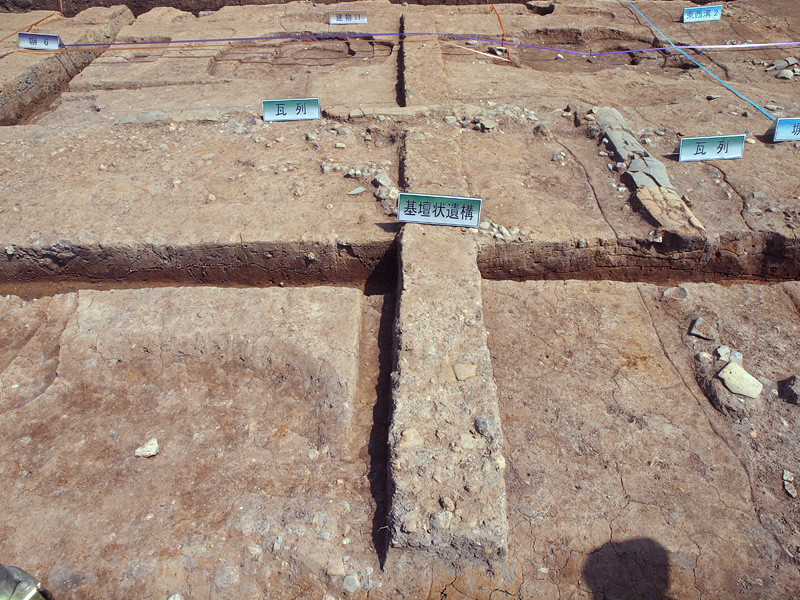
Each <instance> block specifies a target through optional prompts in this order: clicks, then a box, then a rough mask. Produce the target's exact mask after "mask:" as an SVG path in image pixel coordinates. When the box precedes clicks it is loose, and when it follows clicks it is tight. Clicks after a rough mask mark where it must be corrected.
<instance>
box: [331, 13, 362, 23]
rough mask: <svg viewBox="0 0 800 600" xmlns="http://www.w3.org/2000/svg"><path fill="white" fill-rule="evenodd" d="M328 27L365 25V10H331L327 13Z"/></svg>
mask: <svg viewBox="0 0 800 600" xmlns="http://www.w3.org/2000/svg"><path fill="white" fill-rule="evenodd" d="M328 24H329V25H366V24H367V11H365V10H332V11H330V12H328Z"/></svg>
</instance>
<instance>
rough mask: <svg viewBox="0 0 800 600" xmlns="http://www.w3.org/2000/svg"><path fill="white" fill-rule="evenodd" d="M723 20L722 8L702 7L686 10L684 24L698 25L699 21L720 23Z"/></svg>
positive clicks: (684, 10) (684, 11)
mask: <svg viewBox="0 0 800 600" xmlns="http://www.w3.org/2000/svg"><path fill="white" fill-rule="evenodd" d="M721 18H722V6H701V7H699V8H684V9H683V22H684V23H697V22H699V21H719V20H720V19H721Z"/></svg>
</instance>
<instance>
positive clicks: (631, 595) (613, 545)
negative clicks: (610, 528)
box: [583, 538, 669, 600]
mask: <svg viewBox="0 0 800 600" xmlns="http://www.w3.org/2000/svg"><path fill="white" fill-rule="evenodd" d="M583 578H584V580H585V581H586V585H588V586H589V589H591V591H592V600H669V596H667V590H668V589H669V553H668V552H667V549H666V548H664V546H662V545H661V544H659V543H658V542H656V541H655V540H652V539H650V538H635V539H632V540H627V541H624V542H608V543H606V544H603V545H602V546H600V547H599V548H596V549H595V550H594V551H593V552H592V553H591V554H590V555H589V556H588V558H587V559H586V563H585V564H584V567H583Z"/></svg>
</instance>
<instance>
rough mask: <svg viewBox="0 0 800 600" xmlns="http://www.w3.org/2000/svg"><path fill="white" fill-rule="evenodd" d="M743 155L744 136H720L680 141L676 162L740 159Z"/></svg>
mask: <svg viewBox="0 0 800 600" xmlns="http://www.w3.org/2000/svg"><path fill="white" fill-rule="evenodd" d="M743 154H744V134H740V135H721V136H715V137H697V138H683V139H681V146H680V152H679V155H678V160H679V161H680V162H686V161H690V160H721V159H723V158H742V155H743Z"/></svg>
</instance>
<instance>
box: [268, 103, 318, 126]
mask: <svg viewBox="0 0 800 600" xmlns="http://www.w3.org/2000/svg"><path fill="white" fill-rule="evenodd" d="M261 110H262V111H263V113H264V120H265V121H307V120H309V119H319V116H320V111H319V98H292V99H289V100H262V101H261Z"/></svg>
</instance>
